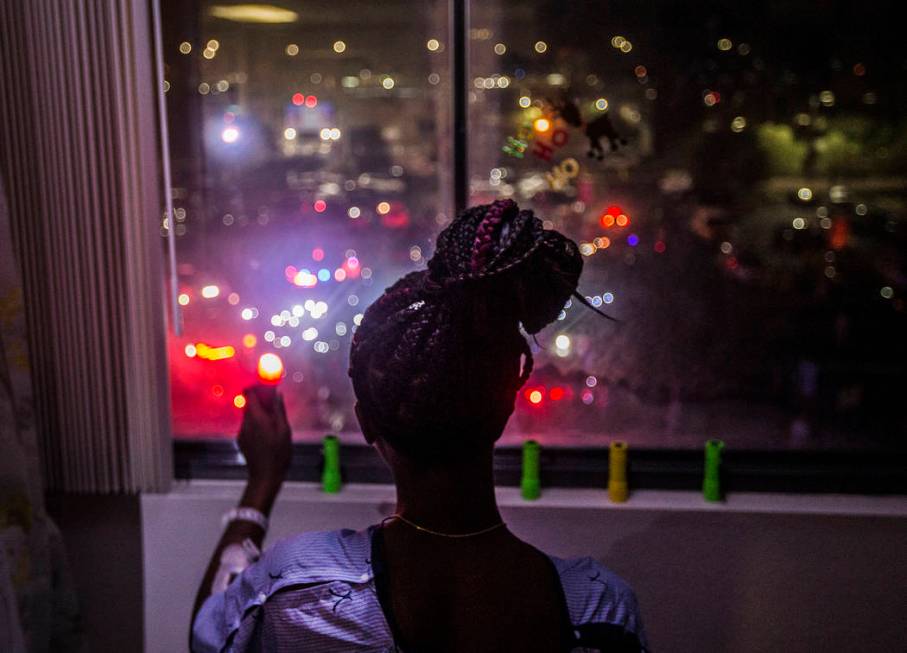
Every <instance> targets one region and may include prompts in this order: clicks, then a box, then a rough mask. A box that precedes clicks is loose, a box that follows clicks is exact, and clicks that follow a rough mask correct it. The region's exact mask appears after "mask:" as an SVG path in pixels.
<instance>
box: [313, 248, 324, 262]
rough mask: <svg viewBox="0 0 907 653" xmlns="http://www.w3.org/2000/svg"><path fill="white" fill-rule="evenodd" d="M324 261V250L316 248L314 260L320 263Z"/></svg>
mask: <svg viewBox="0 0 907 653" xmlns="http://www.w3.org/2000/svg"><path fill="white" fill-rule="evenodd" d="M322 259H324V250H323V249H321V248H320V247H316V248H315V249H313V250H312V260H315V261H320V260H322Z"/></svg>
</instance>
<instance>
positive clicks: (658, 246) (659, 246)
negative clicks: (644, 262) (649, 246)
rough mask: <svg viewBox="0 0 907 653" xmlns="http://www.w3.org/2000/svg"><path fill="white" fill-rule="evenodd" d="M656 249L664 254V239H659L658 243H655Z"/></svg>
mask: <svg viewBox="0 0 907 653" xmlns="http://www.w3.org/2000/svg"><path fill="white" fill-rule="evenodd" d="M655 251H656V252H658V253H659V254H664V251H665V244H664V241H663V240H659V241H658V242H657V243H655Z"/></svg>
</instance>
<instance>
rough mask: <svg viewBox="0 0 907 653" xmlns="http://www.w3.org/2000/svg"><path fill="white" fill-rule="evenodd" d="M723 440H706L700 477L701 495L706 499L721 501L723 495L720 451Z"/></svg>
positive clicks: (722, 448)
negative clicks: (702, 469) (702, 471)
mask: <svg viewBox="0 0 907 653" xmlns="http://www.w3.org/2000/svg"><path fill="white" fill-rule="evenodd" d="M723 450H724V442H722V441H721V440H706V443H705V473H704V475H703V478H702V496H703V497H705V500H706V501H721V500H722V499H723V498H724V497H723V494H722V489H721V452H722V451H723Z"/></svg>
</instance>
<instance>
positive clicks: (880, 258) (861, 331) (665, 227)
mask: <svg viewBox="0 0 907 653" xmlns="http://www.w3.org/2000/svg"><path fill="white" fill-rule="evenodd" d="M894 8H895V5H894V4H893V3H886V2H871V1H870V2H856V1H853V2H834V3H831V2H820V3H816V2H805V1H802V2H801V1H798V2H761V3H744V2H697V1H694V2H683V3H677V2H664V1H660V0H659V1H653V2H643V3H640V2H580V3H563V2H553V1H549V0H530V1H529V2H521V3H504V2H495V3H473V4H472V10H473V15H472V25H471V31H470V37H471V61H472V68H471V70H470V88H469V93H470V101H471V104H470V106H471V126H470V147H471V153H470V165H471V180H472V188H471V192H472V200H473V201H474V202H480V201H488V200H490V199H491V198H495V197H499V196H510V197H513V198H515V199H517V201H518V202H519V203H520V204H521V205H524V206H530V207H533V208H534V209H535V210H536V212H537V213H538V214H539V215H540V216H542V217H544V218H545V219H547V220H548V221H549V222H550V224H551V225H553V226H554V227H557V228H558V229H561V230H563V231H564V232H566V233H567V234H569V235H570V236H572V237H573V238H574V239H576V240H577V241H579V242H581V243H582V247H583V249H584V253H585V254H586V255H587V256H586V272H585V274H584V278H583V280H582V286H581V288H580V290H581V292H582V293H583V294H584V295H585V296H586V297H587V299H588V300H589V301H590V302H591V303H593V304H594V305H595V306H597V307H599V308H600V309H601V310H604V311H605V312H607V313H608V314H610V315H612V316H614V317H616V318H619V319H620V321H621V322H620V323H619V324H618V325H614V324H611V323H608V322H606V321H604V320H602V319H600V318H598V317H597V316H595V315H593V314H592V313H591V312H590V311H589V310H587V309H586V308H584V307H581V306H579V305H578V304H577V303H576V302H573V304H572V305H570V306H569V307H567V308H565V312H564V314H563V316H562V317H563V319H562V321H560V322H559V323H557V324H556V325H555V327H553V328H550V329H549V330H547V331H546V332H543V334H541V336H540V337H539V344H540V345H541V351H540V352H539V354H538V357H539V360H538V362H537V365H536V372H535V373H534V375H533V378H532V380H531V382H530V384H529V386H528V387H527V388H526V390H525V392H524V393H523V394H522V395H521V397H520V398H519V400H518V404H517V413H516V416H515V418H514V419H513V420H512V421H511V423H510V426H509V431H508V433H509V434H510V436H511V437H512V439H517V438H518V436H519V435H520V434H525V433H529V434H532V435H535V436H537V437H540V438H541V439H542V440H544V441H547V442H564V443H568V444H574V443H581V444H590V443H593V444H594V443H599V442H605V441H606V440H605V439H606V438H610V437H615V436H616V437H622V438H626V439H628V440H630V441H631V442H632V443H634V444H638V445H641V446H653V447H659V446H664V447H687V446H690V447H692V446H697V447H698V446H700V445H701V443H702V441H703V440H704V439H705V438H708V437H721V438H723V439H725V440H726V441H728V442H729V443H730V444H731V445H732V446H733V447H735V448H756V449H762V448H786V447H794V448H802V447H805V448H828V447H834V448H853V447H884V448H895V447H902V446H903V444H902V443H903V441H904V437H903V436H904V434H905V430H907V429H905V412H904V410H903V407H902V406H901V401H902V400H903V393H904V389H905V388H907V338H905V334H907V313H905V291H907V276H905V275H907V260H905V257H907V237H905V228H907V224H905V217H907V214H905V210H907V206H905V176H904V173H905V164H907V123H905V115H907V85H905V74H904V72H905V67H907V58H905V54H904V51H903V47H902V45H901V42H902V39H901V37H900V30H901V28H900V26H899V24H898V23H897V22H896V21H895V20H893V16H894V15H895V13H894Z"/></svg>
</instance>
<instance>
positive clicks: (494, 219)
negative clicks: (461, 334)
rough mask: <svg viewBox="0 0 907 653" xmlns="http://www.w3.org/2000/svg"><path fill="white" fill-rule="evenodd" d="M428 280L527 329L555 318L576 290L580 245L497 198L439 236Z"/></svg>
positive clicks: (580, 264)
mask: <svg viewBox="0 0 907 653" xmlns="http://www.w3.org/2000/svg"><path fill="white" fill-rule="evenodd" d="M428 269H429V277H428V279H427V281H428V282H429V283H432V284H436V285H437V286H438V287H440V288H442V289H446V290H451V291H452V292H453V295H454V296H455V298H456V301H460V300H466V301H469V300H472V301H478V302H481V303H483V304H486V305H487V306H489V307H490V308H492V309H494V310H495V311H496V312H499V313H500V314H502V315H501V317H504V318H505V319H506V318H509V319H512V320H516V321H518V322H520V323H521V324H522V325H523V328H524V329H525V330H526V331H527V332H528V333H537V332H538V331H540V330H541V329H542V328H543V327H545V325H547V324H549V323H551V322H553V321H554V320H555V319H556V318H557V316H558V314H559V313H560V311H561V309H563V307H564V304H565V303H566V302H567V299H569V297H570V295H572V294H573V293H574V292H575V291H576V286H577V284H578V282H579V276H580V273H581V272H582V269H583V260H582V256H580V253H579V248H578V247H577V246H576V243H574V242H573V241H572V240H570V239H569V238H567V237H565V236H564V235H562V234H560V233H559V232H557V231H552V230H545V229H544V228H543V227H542V222H541V220H539V219H538V218H536V217H535V215H534V214H533V212H532V211H529V210H520V208H519V207H518V206H517V204H516V202H514V201H513V200H509V199H508V200H497V201H495V202H493V203H491V204H483V205H480V206H475V207H472V208H470V209H466V210H465V211H463V212H462V213H461V214H460V215H459V216H458V217H457V219H456V220H454V221H453V222H452V223H451V224H450V225H449V226H448V227H447V228H446V229H444V231H442V232H441V234H440V235H439V236H438V245H437V249H436V251H435V254H434V256H432V258H431V260H430V261H429V262H428Z"/></svg>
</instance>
